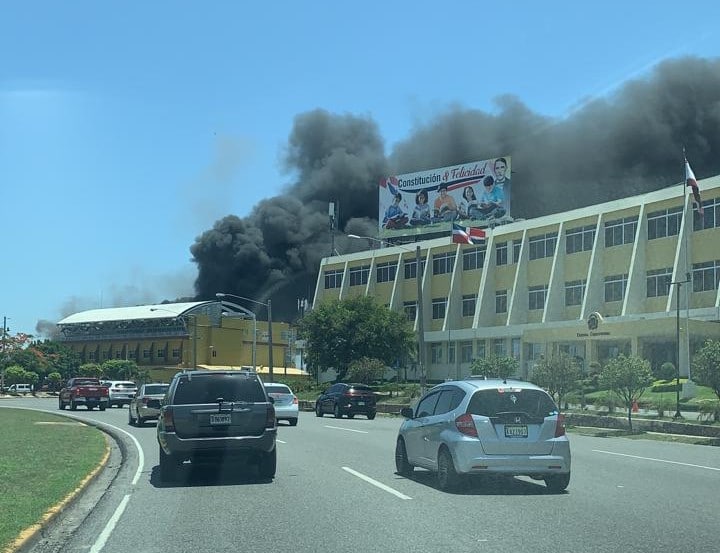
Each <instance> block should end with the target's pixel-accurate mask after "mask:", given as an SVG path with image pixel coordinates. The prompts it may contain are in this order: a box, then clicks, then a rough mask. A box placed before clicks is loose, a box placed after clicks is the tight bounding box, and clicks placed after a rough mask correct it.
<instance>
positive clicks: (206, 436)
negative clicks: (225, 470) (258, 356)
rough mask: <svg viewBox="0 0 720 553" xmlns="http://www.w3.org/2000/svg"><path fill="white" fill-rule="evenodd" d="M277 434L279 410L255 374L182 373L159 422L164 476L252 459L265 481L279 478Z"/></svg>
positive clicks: (176, 378) (164, 403)
mask: <svg viewBox="0 0 720 553" xmlns="http://www.w3.org/2000/svg"><path fill="white" fill-rule="evenodd" d="M276 436H277V421H276V419H275V408H274V407H273V403H272V401H271V399H270V398H269V397H268V395H267V393H266V392H265V388H264V386H263V384H262V381H261V380H260V377H259V376H258V375H257V373H255V372H254V371H219V370H212V371H208V370H197V371H187V372H183V373H178V374H176V375H175V377H174V378H173V380H172V382H171V383H170V388H169V389H168V392H167V394H166V396H165V401H164V402H163V406H162V408H161V410H160V418H159V419H158V424H157V440H158V443H159V445H160V448H159V449H160V478H161V479H162V480H173V479H175V478H176V477H177V474H178V470H179V469H180V467H181V465H182V463H183V462H184V461H186V460H191V462H192V463H197V462H208V461H210V462H223V463H228V462H235V461H247V460H251V461H252V462H254V464H256V465H257V468H258V473H259V475H260V476H261V477H262V478H273V477H274V476H275V470H276V466H277V450H276V448H275V441H276Z"/></svg>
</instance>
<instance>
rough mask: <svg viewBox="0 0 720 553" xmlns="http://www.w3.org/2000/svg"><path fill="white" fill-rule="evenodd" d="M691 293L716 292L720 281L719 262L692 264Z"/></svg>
mask: <svg viewBox="0 0 720 553" xmlns="http://www.w3.org/2000/svg"><path fill="white" fill-rule="evenodd" d="M692 279H693V292H709V291H710V290H716V289H717V287H718V281H720V260H715V261H708V262H707V263H693V272H692Z"/></svg>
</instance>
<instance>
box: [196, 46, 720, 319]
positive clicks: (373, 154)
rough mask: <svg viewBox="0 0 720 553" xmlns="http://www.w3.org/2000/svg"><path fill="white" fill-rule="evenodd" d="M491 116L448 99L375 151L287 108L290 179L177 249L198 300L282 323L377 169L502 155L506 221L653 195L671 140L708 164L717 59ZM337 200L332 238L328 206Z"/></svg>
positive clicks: (719, 145)
mask: <svg viewBox="0 0 720 553" xmlns="http://www.w3.org/2000/svg"><path fill="white" fill-rule="evenodd" d="M496 105H497V110H496V111H495V112H493V113H488V112H483V111H479V110H474V109H469V108H464V107H460V106H451V107H449V108H448V109H447V110H446V111H445V112H444V113H443V114H441V115H440V116H438V117H437V118H436V119H434V120H433V121H431V122H429V123H427V124H425V125H422V126H420V127H418V128H416V129H415V130H414V131H413V132H412V134H411V136H409V137H408V138H407V140H405V141H403V142H401V143H399V144H398V145H396V146H395V148H394V149H393V151H392V152H390V153H389V155H387V157H386V154H385V152H384V144H383V140H382V137H381V136H380V132H379V130H378V127H377V125H376V124H375V123H374V122H373V121H372V120H370V119H368V118H365V117H358V116H353V115H336V114H331V113H328V112H326V111H323V110H315V111H312V112H309V113H305V114H302V115H299V116H298V117H297V118H296V120H295V124H294V128H293V130H292V133H291V134H290V137H289V140H288V146H287V151H286V154H285V166H286V168H287V170H288V171H289V172H290V173H291V174H292V175H293V176H294V178H295V180H294V182H293V183H292V184H290V185H289V186H288V187H287V188H286V190H284V191H283V193H282V194H281V195H280V196H277V197H274V198H270V199H266V200H263V201H262V202H260V203H259V204H258V205H257V206H256V207H255V208H254V209H253V211H252V212H251V213H250V215H248V216H247V217H245V218H238V217H235V216H232V215H230V216H227V217H225V218H224V219H222V220H220V221H218V222H217V223H216V224H215V225H214V227H213V228H212V229H211V230H208V231H206V232H205V233H203V234H202V235H201V236H200V237H198V238H197V240H196V242H195V244H194V245H193V246H192V247H191V252H192V255H193V260H194V261H195V262H196V263H197V266H198V278H197V280H196V283H195V289H196V293H197V297H198V299H211V298H212V297H213V295H214V294H215V292H217V291H224V292H230V293H234V294H238V295H241V296H247V297H251V298H256V299H260V300H262V301H266V300H267V299H269V298H272V300H273V316H274V318H277V319H282V320H292V319H294V318H295V317H296V316H297V311H296V305H297V298H299V297H307V298H310V299H312V297H313V295H314V286H315V282H316V279H317V270H318V266H319V262H320V259H321V258H322V257H325V256H327V255H329V254H330V253H331V251H332V249H333V247H334V248H335V249H338V250H340V252H341V253H343V252H347V251H352V250H358V249H362V248H365V247H367V245H366V244H365V243H360V244H359V243H357V242H355V241H352V240H349V239H346V238H344V235H345V234H346V233H352V234H359V235H366V234H371V235H372V234H374V233H376V229H377V210H378V206H377V197H378V196H377V183H378V180H379V179H380V178H381V177H382V176H383V175H388V174H399V173H408V172H415V171H421V170H425V169H432V168H434V167H443V166H447V165H453V164H457V163H463V162H468V161H474V160H480V159H486V158H493V157H498V156H502V155H510V156H512V168H513V175H512V179H513V200H512V201H513V216H515V217H522V218H532V217H537V216H541V215H546V214H549V213H555V212H559V211H565V210H568V209H573V208H577V207H583V206H587V205H591V204H595V203H599V202H603V201H608V200H612V199H617V198H622V197H626V196H631V195H634V194H639V193H643V192H648V191H651V190H656V189H658V188H662V187H665V186H670V185H672V184H674V183H679V182H680V181H682V180H683V178H684V173H683V158H682V149H683V147H684V148H685V149H686V151H687V156H688V159H689V161H690V163H691V165H692V167H693V169H694V171H695V174H696V176H697V177H698V178H703V177H707V176H710V175H715V174H718V173H720V155H718V154H720V132H719V131H718V129H720V60H719V59H712V60H708V59H699V58H683V59H677V60H671V61H666V62H663V63H661V64H659V65H658V66H657V67H656V68H655V69H654V70H653V71H652V72H651V73H650V74H649V75H648V76H647V77H645V78H642V79H636V80H633V81H629V82H627V83H626V84H624V85H623V86H622V87H621V88H619V89H618V90H617V91H616V92H615V93H614V94H612V95H610V96H608V97H605V98H601V99H596V100H592V101H589V102H586V103H585V104H583V105H582V106H581V107H579V108H577V109H576V110H575V111H573V112H572V113H571V114H569V115H567V116H566V117H564V118H551V117H547V116H544V115H541V114H538V113H534V112H533V111H532V110H530V109H529V108H528V107H527V106H525V105H524V104H523V103H522V101H521V100H519V99H517V98H515V97H511V96H503V97H500V98H498V99H497V100H496ZM330 201H335V202H337V205H338V208H339V211H338V234H336V236H335V238H334V240H335V242H334V244H333V242H332V240H333V239H332V238H331V235H330V232H329V222H328V203H329V202H330Z"/></svg>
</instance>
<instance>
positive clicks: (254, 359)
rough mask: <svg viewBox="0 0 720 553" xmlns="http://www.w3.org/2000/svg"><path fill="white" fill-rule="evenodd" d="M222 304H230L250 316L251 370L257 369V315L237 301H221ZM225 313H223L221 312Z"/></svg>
mask: <svg viewBox="0 0 720 553" xmlns="http://www.w3.org/2000/svg"><path fill="white" fill-rule="evenodd" d="M222 303H223V305H230V306H232V307H233V308H235V309H238V310H239V311H242V312H243V313H245V314H246V315H249V316H250V318H252V322H253V339H252V366H253V370H254V371H257V317H256V316H255V313H253V312H252V311H250V310H249V309H246V308H245V307H243V306H242V305H238V304H237V303H232V302H229V301H225V302H222ZM223 315H225V313H223Z"/></svg>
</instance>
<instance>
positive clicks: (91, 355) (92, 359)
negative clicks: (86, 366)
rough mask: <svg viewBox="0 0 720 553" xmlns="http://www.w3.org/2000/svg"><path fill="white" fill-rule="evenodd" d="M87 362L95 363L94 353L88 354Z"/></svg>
mask: <svg viewBox="0 0 720 553" xmlns="http://www.w3.org/2000/svg"><path fill="white" fill-rule="evenodd" d="M88 361H95V352H94V351H89V352H88Z"/></svg>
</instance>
